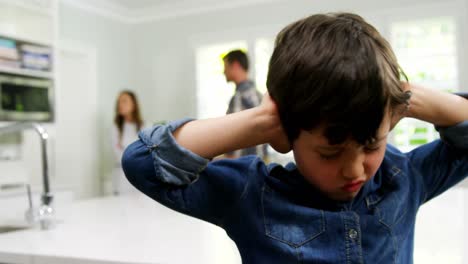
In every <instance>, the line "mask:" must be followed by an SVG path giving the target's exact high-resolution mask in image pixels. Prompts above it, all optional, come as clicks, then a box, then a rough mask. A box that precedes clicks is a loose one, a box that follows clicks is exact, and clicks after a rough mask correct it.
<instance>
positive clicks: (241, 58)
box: [223, 50, 249, 71]
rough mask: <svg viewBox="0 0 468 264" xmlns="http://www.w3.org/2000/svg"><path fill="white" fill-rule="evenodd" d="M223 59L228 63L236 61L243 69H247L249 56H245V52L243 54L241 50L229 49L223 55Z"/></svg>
mask: <svg viewBox="0 0 468 264" xmlns="http://www.w3.org/2000/svg"><path fill="white" fill-rule="evenodd" d="M223 60H225V61H227V63H229V64H231V63H233V62H235V61H237V62H238V63H239V64H240V66H241V67H242V69H244V70H245V71H248V70H249V58H248V57H247V54H245V52H243V51H242V50H232V51H230V52H229V53H228V54H226V55H225V56H224V57H223Z"/></svg>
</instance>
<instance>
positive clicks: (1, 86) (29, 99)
mask: <svg viewBox="0 0 468 264" xmlns="http://www.w3.org/2000/svg"><path fill="white" fill-rule="evenodd" d="M52 101H53V81H52V80H50V79H41V78H36V77H27V76H19V75H9V74H0V121H35V122H51V121H53V111H52V108H53V107H52Z"/></svg>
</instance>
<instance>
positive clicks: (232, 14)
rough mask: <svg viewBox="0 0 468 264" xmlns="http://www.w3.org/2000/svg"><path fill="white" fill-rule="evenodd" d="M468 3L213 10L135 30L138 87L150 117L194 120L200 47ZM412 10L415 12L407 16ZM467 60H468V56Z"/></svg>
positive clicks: (336, 2)
mask: <svg viewBox="0 0 468 264" xmlns="http://www.w3.org/2000/svg"><path fill="white" fill-rule="evenodd" d="M465 3H466V0H464V1H456V0H455V1H444V2H443V3H441V1H438V0H416V1H411V2H410V3H408V2H407V1H403V0H396V1H370V0H360V1H344V0H332V1H306V0H301V1H272V2H271V3H266V4H258V5H255V6H252V7H250V8H236V9H229V10H219V11H212V12H209V13H203V14H199V15H191V16H186V17H177V18H172V19H167V20H161V21H154V22H149V23H145V24H138V25H135V26H134V30H135V32H136V34H135V35H134V36H135V37H136V39H138V43H137V47H138V48H137V49H136V51H137V52H136V53H135V57H134V61H133V63H134V66H135V68H137V69H138V70H139V71H140V72H139V73H138V77H139V78H138V79H137V80H136V84H137V86H138V87H140V88H142V89H144V92H145V95H146V96H145V101H144V105H145V107H147V106H149V107H150V109H149V110H148V109H145V114H146V118H148V119H150V120H167V119H173V118H179V117H182V116H187V115H189V116H195V111H196V105H195V103H196V98H195V96H196V81H195V69H194V65H195V61H194V50H195V46H196V45H197V44H200V43H204V42H205V43H210V42H213V40H214V39H218V41H219V42H223V41H230V40H237V39H251V38H252V36H253V35H258V33H259V32H265V34H267V35H270V34H271V33H272V32H277V31H278V30H279V29H280V28H281V27H283V26H285V25H286V24H288V23H290V22H292V21H294V20H297V19H298V18H301V17H304V16H306V15H309V14H312V13H316V12H329V11H332V12H333V11H352V12H357V13H360V14H362V15H363V16H365V17H366V18H368V19H369V20H370V21H371V22H372V23H374V24H376V26H377V27H379V25H381V24H384V22H385V20H384V19H385V17H389V16H406V17H408V18H411V17H413V16H421V15H424V12H425V11H424V9H427V8H428V7H429V9H432V10H441V12H453V11H454V12H459V11H458V9H459V8H458V7H459V6H464V4H465ZM431 6H434V7H432V8H431ZM440 6H448V7H442V8H440ZM413 7H414V9H412V8H413ZM421 8H422V10H421ZM408 9H410V10H416V12H415V11H411V12H408V11H405V10H408ZM420 10H421V11H420ZM418 11H420V12H418ZM465 25H466V23H464V24H462V26H463V29H462V31H463V33H464V34H465V35H466V34H467V33H468V32H467V28H466V26H465ZM384 31H385V30H384ZM383 33H384V34H385V32H383ZM462 56H463V57H462V58H466V54H462ZM461 61H463V62H464V61H467V60H466V59H461ZM465 67H466V66H465ZM461 83H466V82H461Z"/></svg>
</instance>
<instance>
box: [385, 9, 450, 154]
mask: <svg viewBox="0 0 468 264" xmlns="http://www.w3.org/2000/svg"><path fill="white" fill-rule="evenodd" d="M455 25H456V22H455V19H454V18H451V17H441V18H429V19H423V20H414V21H402V22H395V23H392V24H391V27H390V34H391V36H390V40H391V43H392V47H393V49H394V51H395V54H396V56H397V58H398V61H399V63H400V66H401V67H402V68H403V70H404V71H405V73H406V74H407V76H408V79H409V81H410V82H412V83H417V84H421V85H425V86H428V87H431V88H438V89H441V90H445V91H450V92H453V91H455V90H456V87H457V85H458V81H457V80H458V75H457V61H456V58H457V52H456V26H455ZM392 134H393V143H394V144H395V145H396V146H397V147H398V148H400V149H401V150H402V151H409V150H411V149H413V148H415V147H417V146H419V145H422V144H425V143H428V142H430V141H432V140H434V139H436V138H438V133H437V132H436V131H435V129H434V128H433V125H432V124H429V123H425V122H422V121H419V120H415V119H404V120H402V121H401V122H400V123H399V124H398V125H397V126H396V127H395V129H394V130H393V132H392Z"/></svg>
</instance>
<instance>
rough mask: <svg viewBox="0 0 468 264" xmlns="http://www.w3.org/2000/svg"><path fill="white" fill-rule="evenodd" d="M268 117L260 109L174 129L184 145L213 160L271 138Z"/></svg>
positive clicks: (180, 142)
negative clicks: (268, 132)
mask: <svg viewBox="0 0 468 264" xmlns="http://www.w3.org/2000/svg"><path fill="white" fill-rule="evenodd" d="M268 122H269V121H268V118H265V115H264V113H263V112H262V110H261V109H260V108H258V107H257V108H252V109H249V110H244V111H241V112H237V113H233V114H229V115H226V116H222V117H217V118H210V119H204V120H195V121H192V122H189V123H187V124H185V125H184V126H182V127H180V128H179V129H177V130H176V131H175V132H174V137H175V139H176V141H177V142H178V143H179V144H180V145H181V146H183V147H184V148H187V149H189V150H190V151H192V152H194V153H196V154H198V155H200V156H202V157H204V158H208V159H211V158H213V157H216V156H218V155H221V154H224V153H226V152H230V151H234V150H236V149H242V148H246V147H250V146H254V145H258V144H263V143H266V142H267V141H268V135H267V131H268V125H269V124H268Z"/></svg>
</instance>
